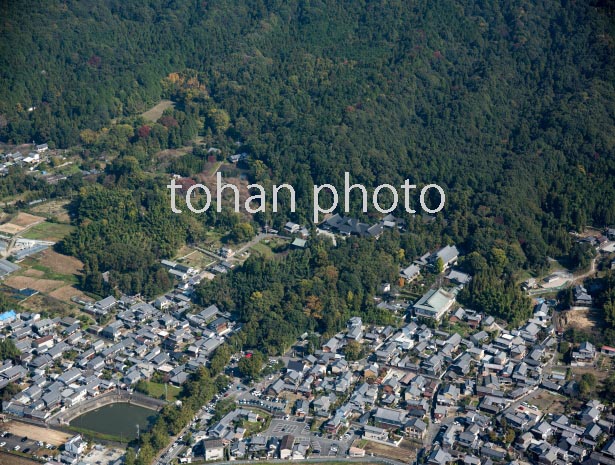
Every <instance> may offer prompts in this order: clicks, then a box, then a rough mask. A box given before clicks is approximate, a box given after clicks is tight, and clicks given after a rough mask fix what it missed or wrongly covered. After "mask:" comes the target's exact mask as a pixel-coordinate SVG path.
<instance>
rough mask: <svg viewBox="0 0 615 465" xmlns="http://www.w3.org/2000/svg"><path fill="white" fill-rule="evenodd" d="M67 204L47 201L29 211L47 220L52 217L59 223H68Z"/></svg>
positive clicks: (65, 202) (67, 202)
mask: <svg viewBox="0 0 615 465" xmlns="http://www.w3.org/2000/svg"><path fill="white" fill-rule="evenodd" d="M69 203H70V202H69V201H68V200H49V201H46V202H42V203H39V204H37V205H34V206H33V207H31V208H30V211H31V212H32V213H34V214H37V215H41V216H46V217H48V218H51V217H53V218H55V220H56V221H58V222H60V223H70V216H69V214H68V204H69Z"/></svg>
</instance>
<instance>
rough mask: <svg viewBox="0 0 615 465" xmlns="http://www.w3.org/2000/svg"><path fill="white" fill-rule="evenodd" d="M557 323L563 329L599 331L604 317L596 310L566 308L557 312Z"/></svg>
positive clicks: (602, 325)
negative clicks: (566, 309)
mask: <svg viewBox="0 0 615 465" xmlns="http://www.w3.org/2000/svg"><path fill="white" fill-rule="evenodd" d="M559 324H560V325H561V326H562V327H563V329H564V330H566V329H569V328H574V329H577V330H580V331H586V332H591V331H598V332H599V331H601V330H602V328H603V327H604V319H603V315H602V312H601V311H598V310H568V311H565V312H560V313H559Z"/></svg>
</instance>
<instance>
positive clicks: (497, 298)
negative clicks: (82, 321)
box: [0, 0, 615, 348]
mask: <svg viewBox="0 0 615 465" xmlns="http://www.w3.org/2000/svg"><path fill="white" fill-rule="evenodd" d="M0 8H1V9H2V10H1V15H0V17H1V18H2V19H1V20H0V37H1V38H2V39H1V40H0V80H1V82H2V83H3V85H2V86H0V138H2V139H3V140H5V141H7V142H11V143H20V142H24V141H31V140H35V141H37V142H42V141H48V142H49V143H50V144H51V145H52V146H56V147H71V148H74V147H75V146H77V147H78V150H81V151H82V152H81V153H82V156H83V158H84V160H85V161H84V163H87V162H88V161H87V160H88V159H89V158H88V157H90V158H93V157H98V156H104V157H106V158H107V159H110V160H113V161H112V163H110V164H109V165H108V166H107V168H106V170H105V173H104V174H103V175H101V176H99V178H98V179H97V180H96V182H95V183H94V184H93V185H87V186H75V187H76V189H77V188H78V189H79V190H78V191H77V195H76V198H75V200H74V202H73V210H74V221H75V223H76V224H78V225H80V228H79V229H78V230H76V231H75V232H74V233H73V234H72V235H71V236H70V237H69V238H67V239H66V240H65V241H64V242H63V243H62V244H61V245H60V248H61V249H62V250H63V251H64V252H66V253H70V254H74V255H76V256H78V257H80V258H81V259H83V260H84V261H85V263H86V273H85V277H84V282H83V283H82V284H83V286H84V288H86V289H88V290H90V291H92V292H96V293H98V292H102V291H105V290H108V289H109V288H119V289H122V290H124V291H131V292H144V293H145V294H146V295H154V294H155V293H156V292H158V291H160V290H162V289H164V288H165V287H167V286H168V285H169V283H168V282H167V281H168V280H167V278H166V277H163V274H164V273H162V271H161V270H160V268H159V266H158V260H159V259H160V258H161V257H168V256H171V255H172V254H173V252H174V251H175V250H176V249H177V247H179V246H180V245H181V244H183V243H184V242H186V241H193V240H198V239H199V237H200V236H201V235H202V234H203V228H204V227H206V226H217V225H221V224H222V225H225V226H226V227H233V226H234V225H236V224H238V222H240V221H241V220H240V219H238V218H237V217H235V216H233V215H226V216H225V215H218V216H215V215H205V216H202V217H190V216H181V217H176V218H175V217H172V215H171V214H170V212H169V209H168V198H167V197H165V196H166V195H167V192H166V191H165V190H164V185H165V180H164V179H162V178H161V177H155V175H154V174H152V171H153V170H155V164H154V158H155V154H156V153H157V152H158V151H160V150H161V149H166V148H175V147H179V146H182V145H186V144H189V143H190V141H191V140H193V138H194V137H195V136H196V135H197V134H198V135H200V136H201V137H202V138H203V139H202V141H203V142H204V143H206V144H209V145H215V146H219V147H222V148H225V150H227V151H228V150H232V148H233V147H238V146H240V147H241V150H242V151H246V152H248V153H249V154H250V158H251V159H250V162H249V168H250V171H249V172H250V177H251V180H252V181H257V182H260V183H261V184H263V185H269V184H271V183H278V184H279V183H281V182H287V183H291V184H292V185H293V186H294V187H295V189H296V190H297V200H298V211H297V212H296V213H295V214H289V213H288V211H287V210H285V211H284V212H283V213H282V214H280V215H278V216H276V217H270V216H269V215H268V214H265V215H260V216H256V217H255V218H254V221H256V222H259V223H264V222H268V223H269V224H271V223H273V224H275V225H278V226H279V225H280V224H281V223H283V222H284V221H286V220H287V219H288V218H290V219H293V220H295V221H298V222H302V223H306V224H308V223H310V216H311V215H310V212H311V190H312V185H313V184H314V183H325V182H327V183H333V184H336V185H338V186H341V185H342V182H343V172H344V171H346V170H347V171H350V172H351V173H352V176H353V181H355V182H360V183H362V184H365V185H368V186H375V185H377V184H381V183H391V184H401V182H402V181H403V180H404V179H405V178H410V179H411V180H412V181H413V182H415V183H416V184H424V183H430V182H435V183H438V184H440V185H441V186H443V187H444V189H445V191H446V192H447V205H446V207H445V210H444V211H443V212H442V213H440V214H439V215H438V217H437V218H436V221H435V222H434V223H431V224H430V225H424V224H422V222H421V219H420V218H416V219H413V218H409V217H407V218H406V220H407V221H408V224H409V229H410V231H409V232H408V233H406V234H405V235H404V237H403V238H401V239H398V241H400V244H399V248H400V249H403V251H404V256H405V259H406V261H408V260H410V259H412V258H413V257H415V256H416V255H419V254H422V253H424V252H425V251H426V250H427V249H428V248H433V247H435V246H438V245H442V244H445V243H453V242H454V243H456V244H457V245H458V246H459V247H460V248H461V249H462V250H463V251H464V252H465V253H467V254H471V253H472V252H476V254H475V255H473V258H472V259H471V261H468V262H466V263H465V265H464V266H466V268H467V269H470V270H471V271H473V272H475V273H477V274H478V276H477V278H478V279H476V281H475V282H474V284H473V285H472V286H471V289H469V295H467V296H462V298H464V299H465V300H466V301H467V302H469V303H471V304H472V305H475V306H477V307H478V308H481V309H483V308H484V309H485V310H488V311H491V312H493V313H495V314H497V315H498V316H501V317H504V318H508V319H511V318H512V319H515V318H518V317H520V316H522V315H524V314H525V313H524V312H527V305H526V303H524V302H523V299H521V298H520V296H519V295H517V294H518V293H517V292H516V291H514V289H513V287H514V284H515V273H516V272H518V270H521V269H526V270H533V271H540V272H544V271H545V270H546V269H547V265H548V263H547V256H554V257H567V256H570V260H571V263H573V262H574V263H578V264H579V265H580V264H582V263H583V262H585V261H586V259H585V257H584V254H583V253H582V252H583V251H579V250H576V249H575V248H574V247H573V244H572V242H571V240H570V235H569V234H568V232H569V231H570V230H571V229H575V230H579V229H582V228H583V227H584V226H586V225H589V224H592V225H594V226H604V225H612V224H614V223H615V186H614V185H613V183H612V179H613V177H614V175H615V156H614V153H613V148H614V142H615V139H614V137H613V135H614V134H615V131H614V130H613V129H614V128H613V121H614V116H615V115H614V114H613V112H614V107H613V105H612V102H613V98H614V96H615V89H614V88H613V86H614V83H615V79H614V78H615V75H614V74H615V73H614V67H613V59H614V57H615V53H614V50H613V48H614V41H613V32H614V28H615V24H614V23H613V21H612V15H613V5H612V3H610V2H600V1H592V2H588V1H585V2H570V1H561V2H556V1H527V0H516V1H511V2H472V1H463V0H445V1H441V2H420V3H412V2H405V1H403V0H393V1H384V0H382V1H376V2H372V1H369V2H368V1H357V0H352V1H350V0H349V1H337V0H335V1H333V0H314V1H310V0H297V1H291V2H287V1H281V0H248V1H242V2H239V1H236V0H218V1H200V0H172V1H171V0H151V1H148V2H134V1H126V0H122V1H119V0H105V1H94V0H85V1H74V0H66V1H56V0H52V1H48V2H34V1H31V0H28V1H23V2H4V3H2V5H1V6H0ZM160 98H170V99H172V100H173V101H174V102H175V107H174V108H173V109H169V110H167V112H165V114H164V115H163V116H162V117H161V118H160V119H159V120H158V121H156V122H153V123H152V122H147V121H145V120H144V119H143V118H141V117H140V116H139V114H140V113H141V112H143V111H144V110H146V109H148V108H149V107H151V106H152V105H153V104H155V103H157V102H158V101H159V99H160ZM237 144H239V145H237ZM205 157H206V153H204V152H203V151H202V150H201V148H200V147H198V146H197V147H195V149H194V151H193V153H192V154H188V155H185V156H184V157H182V158H178V159H176V160H174V161H173V162H172V163H171V165H170V166H168V167H167V170H168V172H177V173H180V174H182V175H184V176H196V175H197V174H198V173H199V171H201V170H202V169H203V166H204V163H205V161H204V160H205ZM15 176H17V175H15ZM15 176H12V177H8V178H5V179H7V180H10V182H13V185H15V179H17V178H16V177H15ZM2 183H4V180H3V181H2ZM62 185H63V186H65V187H64V188H66V186H67V184H66V183H64V184H62ZM2 188H3V189H4V190H5V191H8V189H10V188H11V187H10V186H3V187H2ZM17 188H18V189H19V188H21V187H17ZM33 188H34V189H44V187H43V186H33ZM76 189H75V190H76ZM358 200H359V198H358V196H357V198H355V199H354V200H353V204H352V207H353V211H355V212H358V211H359V206H358V204H357V203H356V202H357V201H358ZM363 216H367V217H371V218H372V219H373V218H375V217H376V215H375V213H374V212H373V211H369V212H368V213H367V214H366V215H363ZM353 243H354V241H353ZM345 247H346V246H345ZM358 247H359V248H361V247H366V246H365V245H359V246H358ZM371 247H376V248H379V247H381V246H380V245H378V246H373V245H372V246H371ZM313 253H314V251H313V250H311V251H310V252H309V253H307V254H306V255H308V256H306V257H305V258H300V257H295V255H294V254H291V256H290V257H289V258H288V261H287V262H286V261H285V262H283V263H266V262H262V263H261V262H259V263H257V262H254V261H251V262H250V263H249V264H248V265H246V269H245V270H244V271H242V272H241V273H237V274H234V275H232V276H231V277H229V278H228V280H231V281H232V280H238V279H242V280H244V281H246V282H247V284H246V286H245V289H243V288H242V289H234V290H233V295H229V296H228V302H227V304H228V305H227V306H229V307H230V306H232V305H235V306H238V307H242V308H243V307H244V306H246V305H248V301H247V300H246V299H247V297H251V295H252V293H253V292H262V291H263V290H264V289H265V287H264V286H263V285H260V284H259V283H256V282H253V281H252V280H254V279H256V280H257V279H262V278H258V277H253V276H252V275H253V274H256V275H258V274H263V273H268V274H270V275H271V276H278V275H279V277H276V278H275V280H277V284H278V285H279V286H278V288H277V289H270V288H269V287H268V288H267V290H268V291H270V292H272V293H273V295H275V296H278V297H281V296H282V295H283V293H280V289H282V290H286V291H289V290H292V291H293V292H298V289H297V286H299V285H300V282H299V277H300V276H301V277H302V278H301V279H309V280H312V279H313V278H314V276H316V273H317V271H318V269H319V267H318V266H316V265H315V264H314V262H313V260H314V259H313V258H312V256H313V255H312V256H309V254H313ZM329 253H330V254H332V253H333V252H332V251H329ZM374 253H376V252H374ZM395 253H397V252H395ZM392 257H395V256H394V255H392ZM338 258H339V260H342V257H338ZM301 260H304V261H306V263H307V265H305V264H299V263H297V261H301ZM401 261H402V260H400V259H399V258H394V259H393V260H392V262H391V260H389V261H386V262H382V263H380V264H379V265H375V266H377V269H380V268H379V267H380V266H384V263H388V264H389V265H390V266H391V269H392V268H394V267H393V264H395V265H398V264H400V263H401ZM483 262H484V263H483ZM331 263H332V264H333V265H334V266H337V265H336V262H334V261H332V262H331ZM293 266H295V268H293V270H297V269H299V270H300V269H302V268H301V266H307V269H306V270H305V276H304V275H303V274H302V273H303V271H302V272H297V274H296V275H295V274H293V276H282V275H283V274H284V270H285V269H286V271H288V270H289V269H290V268H289V267H293ZM355 266H360V264H359V265H356V264H355ZM251 267H252V268H251ZM285 267H286V268H285ZM108 270H111V271H112V273H111V278H110V279H111V283H106V282H103V280H102V272H104V271H108ZM387 273H388V272H387ZM387 273H385V274H383V275H381V276H388V274H387ZM351 274H355V275H357V276H362V275H361V273H360V272H356V273H355V272H352V273H351ZM339 279H340V281H339V282H338V286H337V287H338V288H339V289H336V290H335V292H334V295H331V296H327V293H326V292H325V293H324V294H322V295H321V296H320V297H322V298H328V299H330V302H327V303H325V304H326V305H331V306H332V307H335V308H334V309H333V310H334V311H335V312H339V313H340V314H344V313H346V312H347V311H351V309H352V306H353V305H357V304H356V300H355V301H353V303H352V305H350V307H348V305H349V304H348V299H347V296H346V295H345V293H346V290H348V291H350V290H352V292H353V293H354V292H355V284H357V283H354V284H352V285H350V284H348V283H346V282H345V280H344V278H343V275H342V274H341V272H340V278H339ZM357 279H359V283H361V284H362V285H366V286H368V287H367V289H371V287H373V283H372V279H371V278H369V279H368V278H367V277H363V278H357ZM275 280H274V282H275ZM502 283H503V287H502ZM217 285H218V284H217ZM228 285H229V284H228V283H226V281H224V282H223V283H221V284H219V286H222V287H224V286H228ZM312 285H313V286H314V288H313V289H311V292H313V293H316V292H317V288H318V286H317V285H316V284H312ZM340 286H341V288H340ZM347 288H348V289H347ZM498 288H501V289H498ZM309 290H310V288H309V286H308V291H309ZM248 291H250V292H248ZM208 292H209V291H207V290H206V289H205V290H203V291H202V295H203V299H205V297H206V296H207V297H209V298H210V299H213V297H214V296H213V295H208ZM306 292H307V291H306ZM332 292H333V291H332ZM363 292H364V293H365V295H367V294H368V293H369V291H368V290H364V291H363ZM356 298H357V299H359V297H356ZM361 298H363V297H361ZM214 300H220V297H218V296H216V298H215V299H214ZM277 300H278V302H276V303H275V304H269V303H267V304H261V305H263V308H267V309H272V310H273V311H272V314H271V316H270V318H278V317H276V316H275V315H282V314H283V312H284V311H286V310H283V308H284V306H287V307H288V308H293V310H289V311H290V314H291V315H293V317H292V318H293V319H294V320H292V319H291V320H290V321H294V322H296V323H298V324H299V323H301V318H305V316H301V315H300V314H299V312H298V311H297V310H296V309H294V308H295V307H298V304H297V303H296V302H288V301H283V299H282V301H280V299H277ZM367 300H368V299H363V302H362V303H361V308H362V310H363V311H367V310H368V306H367V304H366V303H365V302H367ZM250 305H252V304H250ZM254 305H256V304H254ZM248 307H249V305H248ZM241 311H243V312H248V311H250V310H249V309H245V310H241ZM328 312H329V310H327V312H325V313H328ZM244 317H246V318H247V316H246V315H244ZM247 319H248V320H249V318H247ZM286 321H287V322H288V321H289V320H286ZM302 324H303V326H305V327H317V328H318V329H322V330H332V329H334V328H335V327H336V326H337V325H338V323H337V322H336V323H331V324H327V323H326V322H321V321H318V319H317V318H311V319H310V320H309V321H304V323H302ZM293 334H294V333H293ZM284 337H288V335H282V336H279V337H278V336H275V337H274V336H272V337H271V341H269V342H268V343H269V344H270V345H271V347H273V348H275V347H279V345H280V343H281V342H282V339H283V338H284Z"/></svg>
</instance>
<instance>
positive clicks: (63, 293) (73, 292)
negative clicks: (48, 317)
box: [49, 286, 92, 303]
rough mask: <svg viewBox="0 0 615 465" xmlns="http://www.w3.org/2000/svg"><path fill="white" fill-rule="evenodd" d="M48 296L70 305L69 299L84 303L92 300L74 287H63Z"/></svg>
mask: <svg viewBox="0 0 615 465" xmlns="http://www.w3.org/2000/svg"><path fill="white" fill-rule="evenodd" d="M49 296H50V297H53V298H54V299H58V300H61V301H62V302H66V303H72V300H71V297H77V298H79V299H80V300H84V301H89V300H92V299H90V298H89V297H88V296H86V295H85V294H84V293H83V292H81V291H80V290H79V289H77V288H76V287H75V286H63V287H61V288H59V289H56V290H55V291H53V292H50V293H49Z"/></svg>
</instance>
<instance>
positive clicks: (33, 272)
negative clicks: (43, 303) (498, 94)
mask: <svg viewBox="0 0 615 465" xmlns="http://www.w3.org/2000/svg"><path fill="white" fill-rule="evenodd" d="M23 275H24V276H31V277H33V278H41V277H43V276H45V273H44V272H43V271H41V270H35V269H33V268H28V269H27V270H25V271H24V272H23Z"/></svg>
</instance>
